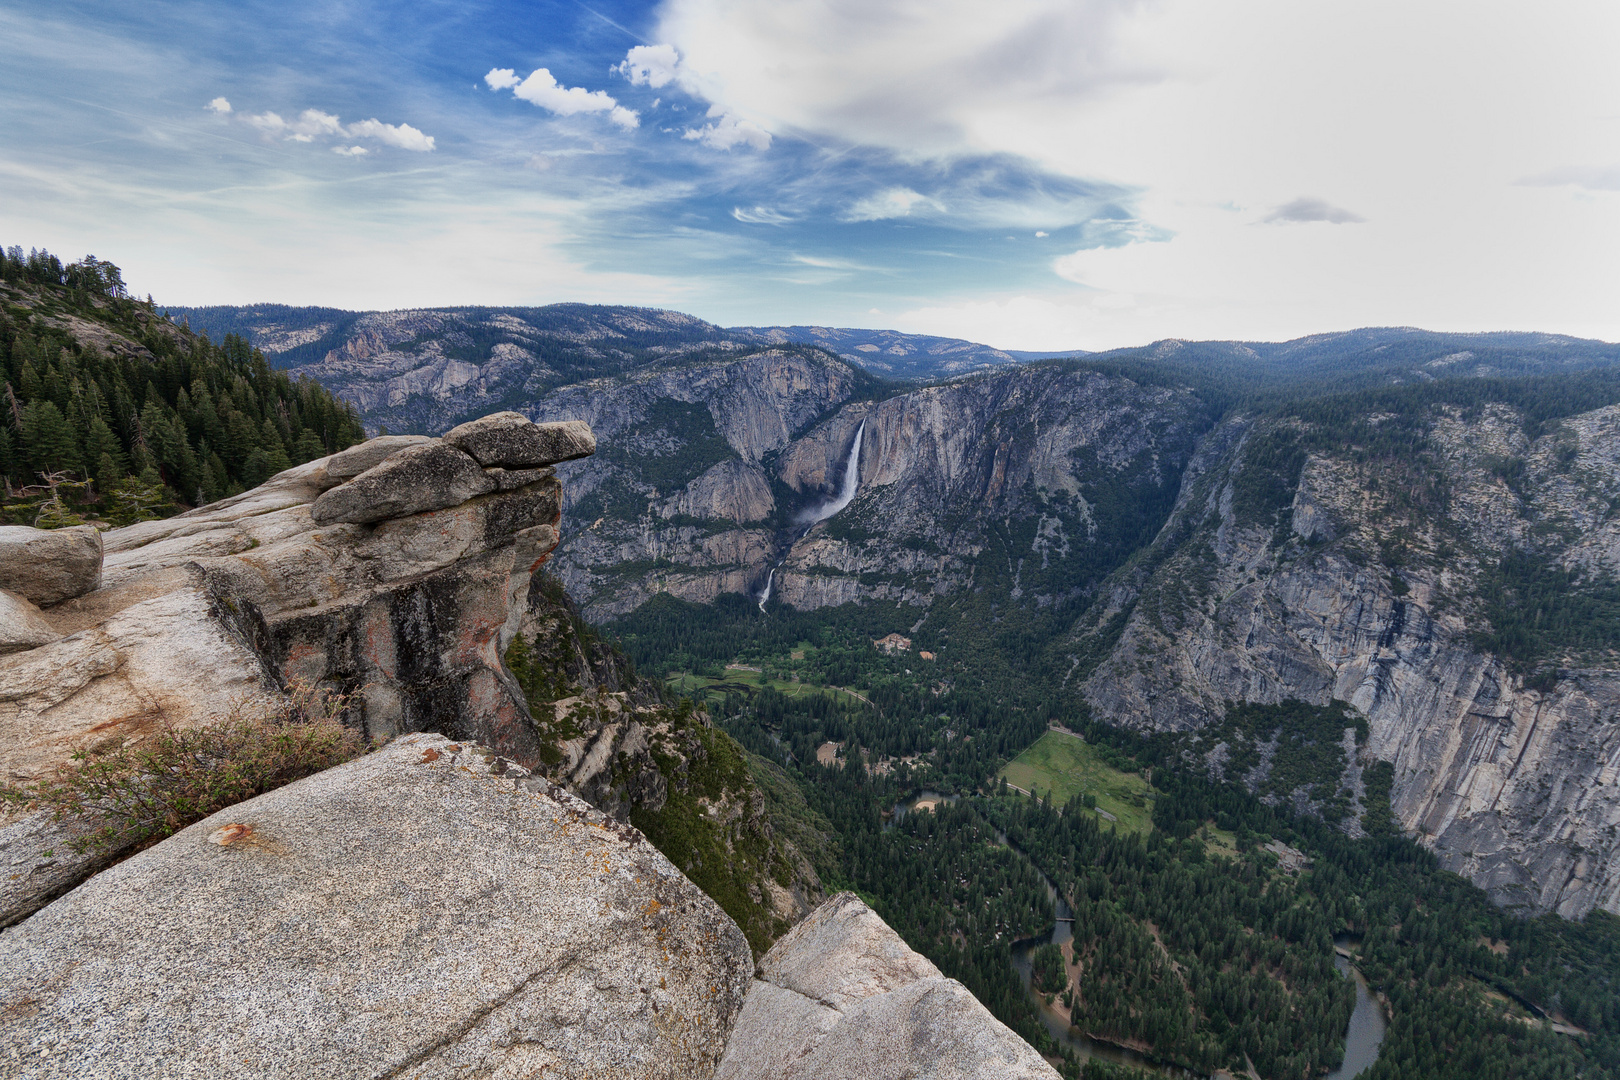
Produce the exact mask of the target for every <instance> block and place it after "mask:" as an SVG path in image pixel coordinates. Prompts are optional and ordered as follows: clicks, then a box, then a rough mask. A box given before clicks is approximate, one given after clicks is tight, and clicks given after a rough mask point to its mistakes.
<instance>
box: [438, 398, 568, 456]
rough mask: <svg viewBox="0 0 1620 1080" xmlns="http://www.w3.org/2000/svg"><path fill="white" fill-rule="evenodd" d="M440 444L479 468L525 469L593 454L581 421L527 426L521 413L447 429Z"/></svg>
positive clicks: (501, 414)
mask: <svg viewBox="0 0 1620 1080" xmlns="http://www.w3.org/2000/svg"><path fill="white" fill-rule="evenodd" d="M444 441H445V442H447V443H449V444H450V445H451V446H454V447H457V448H458V449H461V450H464V451H466V452H467V453H469V454H471V455H472V456H473V458H474V459H476V460H477V462H478V463H479V464H480V465H487V466H497V467H500V468H504V469H529V468H535V467H537V466H542V465H555V464H557V463H558V462H561V461H572V460H574V459H575V458H582V457H589V456H591V455H592V454H594V453H596V436H595V435H593V434H591V427H590V425H589V424H587V423H585V422H584V421H583V420H563V421H559V422H557V423H550V424H534V423H530V422H529V420H528V418H527V417H525V416H524V415H523V414H522V413H515V412H501V413H491V414H490V415H489V416H485V417H482V418H480V419H478V420H473V421H471V422H469V423H465V424H462V425H461V426H460V427H454V428H451V429H450V430H449V431H447V432H445V433H444Z"/></svg>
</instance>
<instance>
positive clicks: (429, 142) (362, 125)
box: [334, 118, 433, 153]
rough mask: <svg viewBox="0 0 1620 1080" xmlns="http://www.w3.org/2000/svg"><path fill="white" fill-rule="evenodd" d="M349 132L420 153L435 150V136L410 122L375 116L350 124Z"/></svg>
mask: <svg viewBox="0 0 1620 1080" xmlns="http://www.w3.org/2000/svg"><path fill="white" fill-rule="evenodd" d="M334 119H335V118H334ZM348 134H349V136H350V137H351V138H356V139H376V140H377V141H378V142H381V143H384V144H386V145H388V146H397V147H399V148H400V149H401V150H414V151H416V152H418V153H430V152H431V151H432V150H433V136H431V135H424V134H422V133H421V132H420V131H418V130H417V129H416V128H413V127H411V125H409V124H385V123H383V122H382V121H381V120H378V119H376V118H373V119H370V120H361V121H359V122H358V123H354V124H350V125H349V127H348Z"/></svg>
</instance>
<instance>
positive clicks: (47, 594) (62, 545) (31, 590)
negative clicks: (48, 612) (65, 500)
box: [0, 525, 101, 607]
mask: <svg viewBox="0 0 1620 1080" xmlns="http://www.w3.org/2000/svg"><path fill="white" fill-rule="evenodd" d="M99 584H101V534H100V533H99V532H97V531H96V530H95V529H93V528H91V527H90V526H88V525H78V526H75V527H73V528H68V529H34V528H30V527H29V526H27V525H0V589H6V590H9V591H10V592H14V593H16V594H17V595H18V596H21V597H24V598H26V599H27V600H28V601H29V602H31V603H34V604H38V605H39V606H40V607H49V606H50V605H51V604H59V603H61V602H62V601H63V600H68V599H71V598H72V597H75V596H83V595H84V594H85V593H87V592H89V591H90V590H92V589H94V588H95V587H96V586H98V585H99Z"/></svg>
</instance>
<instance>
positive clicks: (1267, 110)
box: [655, 0, 1620, 347]
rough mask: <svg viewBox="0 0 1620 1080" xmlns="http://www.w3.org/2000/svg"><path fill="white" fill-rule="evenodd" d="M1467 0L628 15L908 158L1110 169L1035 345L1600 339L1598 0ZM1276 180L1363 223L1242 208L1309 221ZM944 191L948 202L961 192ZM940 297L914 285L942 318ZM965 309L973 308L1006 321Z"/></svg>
mask: <svg viewBox="0 0 1620 1080" xmlns="http://www.w3.org/2000/svg"><path fill="white" fill-rule="evenodd" d="M1487 8H1488V14H1486V10H1487V9H1481V12H1480V17H1479V18H1472V19H1459V18H1458V17H1457V10H1458V9H1457V8H1455V7H1454V6H1453V5H1445V4H1438V5H1435V4H1431V5H1412V4H1410V3H1409V2H1404V0H1366V2H1365V3H1363V4H1361V5H1358V6H1357V7H1356V10H1355V15H1354V17H1353V18H1345V17H1342V13H1340V14H1339V15H1335V14H1333V13H1332V12H1331V11H1330V10H1329V8H1328V7H1324V6H1322V5H1315V4H1299V3H1297V0H1223V3H1220V4H1209V3H1204V2H1199V0H1118V2H1112V0H1008V2H1006V3H1002V4H990V3H988V2H987V0H934V2H932V3H929V4H920V3H915V2H904V0H863V2H861V3H858V4H855V3H848V4H845V3H827V2H826V0H773V2H772V3H770V4H761V3H757V2H750V0H664V3H663V4H662V6H661V7H660V9H659V10H660V15H661V19H660V22H659V24H658V25H657V27H656V29H655V32H656V35H657V36H656V38H655V40H658V41H661V42H667V43H669V44H670V45H671V46H673V47H674V48H675V50H676V51H677V53H678V55H679V57H680V66H679V72H678V73H677V76H676V81H677V82H678V83H679V84H680V85H681V86H682V88H683V89H686V88H690V90H689V92H693V93H698V94H699V96H702V97H703V98H704V100H706V101H707V102H709V103H711V104H713V105H716V106H718V107H719V108H720V109H721V110H723V111H725V112H729V113H730V114H732V115H736V116H743V117H747V118H748V119H749V120H751V121H752V122H753V123H755V124H756V125H758V126H760V127H761V128H762V129H764V130H767V131H771V132H775V133H777V134H779V135H784V134H786V133H787V132H794V133H802V134H805V135H808V136H809V137H811V138H812V139H815V140H816V141H818V142H822V143H823V144H830V145H832V146H834V147H837V146H839V145H848V144H850V143H854V144H858V145H863V146H873V147H881V148H885V149H888V150H890V151H892V152H894V153H895V154H896V155H897V156H899V157H900V158H902V159H903V160H911V161H916V160H919V159H921V160H926V161H934V162H940V161H943V162H947V163H949V162H959V161H963V160H967V159H969V158H970V157H972V156H973V155H981V154H1007V155H1016V156H1021V157H1023V158H1025V159H1027V160H1029V161H1032V162H1035V163H1036V164H1037V165H1038V166H1040V167H1041V168H1043V169H1045V170H1048V171H1050V172H1055V173H1058V174H1060V175H1064V176H1069V177H1076V178H1080V179H1087V180H1102V181H1107V182H1110V183H1112V184H1115V185H1119V186H1120V187H1121V188H1124V189H1127V191H1126V192H1125V194H1123V195H1122V196H1121V200H1120V201H1121V206H1122V209H1124V210H1125V211H1126V213H1127V215H1128V216H1129V217H1130V218H1131V219H1132V220H1133V221H1134V222H1135V224H1127V225H1125V226H1119V227H1114V226H1109V228H1108V230H1107V231H1108V236H1107V237H1105V238H1097V239H1099V240H1101V241H1102V242H1100V243H1094V242H1093V238H1091V237H1089V236H1086V237H1083V238H1082V243H1080V244H1076V245H1075V247H1084V248H1085V249H1084V250H1080V251H1074V252H1073V253H1072V254H1067V255H1064V256H1063V257H1062V258H1061V259H1059V260H1057V261H1056V262H1054V263H1053V264H1052V265H1053V267H1054V269H1057V270H1060V271H1062V273H1061V274H1060V278H1062V277H1067V278H1069V279H1070V280H1077V281H1081V282H1083V283H1084V289H1083V290H1079V289H1077V290H1074V292H1075V293H1077V294H1080V295H1081V297H1082V299H1080V300H1076V301H1075V303H1076V304H1078V305H1079V306H1078V307H1075V308H1074V309H1073V310H1070V308H1069V307H1066V306H1063V304H1062V303H1059V301H1058V300H1052V302H1053V303H1055V304H1058V305H1059V306H1058V308H1057V309H1054V310H1052V311H1047V310H1046V309H1045V308H1040V309H1039V311H1041V312H1045V314H1044V315H1042V316H1041V317H1042V318H1043V319H1045V320H1046V321H1047V325H1050V326H1051V327H1053V328H1054V334H1055V333H1056V331H1057V329H1058V328H1061V327H1068V328H1070V329H1071V330H1073V332H1074V333H1076V334H1081V333H1083V335H1084V336H1082V337H1079V338H1070V339H1068V340H1067V341H1058V340H1054V341H1052V342H1050V344H1051V345H1054V346H1055V345H1059V344H1062V345H1065V346H1066V347H1100V346H1104V345H1112V344H1127V343H1129V342H1132V341H1147V340H1153V339H1155V338H1158V337H1164V336H1171V335H1173V336H1180V337H1215V336H1220V337H1250V338H1252V337H1265V338H1274V337H1278V336H1290V335H1295V334H1301V333H1310V332H1314V331H1318V330H1323V329H1328V328H1335V327H1338V328H1343V327H1351V326H1357V325H1392V324H1393V325H1425V326H1432V327H1436V328H1444V329H1487V328H1489V329H1505V328H1508V327H1511V326H1520V327H1525V326H1534V327H1538V328H1544V329H1549V330H1553V329H1563V330H1566V332H1571V333H1580V332H1586V333H1595V334H1597V336H1601V337H1605V338H1609V339H1614V338H1616V337H1617V336H1620V316H1617V315H1616V314H1615V312H1616V311H1620V308H1617V307H1616V306H1615V305H1614V303H1613V299H1612V294H1613V287H1614V283H1615V282H1616V281H1620V261H1617V259H1620V256H1617V254H1616V253H1617V252H1620V215H1615V214H1614V212H1613V206H1612V205H1611V200H1610V199H1608V198H1604V197H1603V196H1604V195H1605V193H1607V192H1612V191H1617V190H1620V167H1617V166H1616V164H1615V158H1614V147H1615V145H1616V140H1617V138H1620V65H1617V64H1615V63H1614V62H1613V56H1612V51H1613V50H1612V42H1613V41H1615V40H1616V39H1617V37H1620V4H1613V3H1608V4H1604V3H1599V2H1597V0H1591V2H1586V3H1569V4H1553V5H1538V6H1534V7H1530V6H1524V5H1515V4H1510V3H1504V2H1501V0H1493V2H1490V3H1489V4H1488V5H1487ZM1020 43H1022V44H1023V45H1027V46H1028V47H1027V48H1024V47H1019V46H1020ZM1279 87H1282V88H1286V91H1285V92H1279ZM1571 163H1599V164H1587V165H1580V166H1578V167H1577V166H1574V165H1572V164H1571ZM902 182H905V181H902ZM911 183H912V186H913V187H914V188H917V189H919V190H923V191H929V192H934V191H935V189H934V188H933V187H929V186H924V185H923V184H922V183H918V182H915V181H913V182H911ZM1302 192H1318V193H1323V194H1328V193H1331V196H1332V202H1331V204H1327V206H1326V208H1325V209H1322V208H1318V210H1319V211H1320V214H1319V216H1318V217H1317V220H1319V221H1322V222H1324V223H1326V222H1330V221H1331V220H1332V218H1333V217H1334V216H1339V217H1341V219H1343V215H1335V214H1334V213H1333V211H1335V210H1339V211H1345V212H1346V213H1350V214H1353V215H1354V216H1356V217H1360V218H1365V219H1366V221H1365V222H1363V223H1359V224H1354V225H1351V224H1348V222H1347V220H1341V224H1342V227H1333V228H1329V227H1326V224H1322V225H1316V226H1314V227H1313V226H1309V225H1296V226H1293V227H1282V226H1281V225H1280V224H1278V225H1274V226H1268V227H1266V228H1256V227H1254V223H1256V222H1257V221H1259V219H1261V218H1263V217H1265V216H1267V215H1268V214H1271V213H1273V212H1274V211H1275V210H1281V211H1284V213H1282V214H1281V216H1280V217H1279V218H1278V221H1279V222H1280V221H1285V220H1295V221H1297V220H1298V219H1299V218H1301V217H1311V216H1312V215H1311V214H1310V213H1308V212H1306V211H1308V210H1309V209H1310V208H1309V207H1301V206H1297V205H1295V206H1290V204H1291V203H1294V202H1296V201H1297V200H1298V199H1299V197H1300V194H1301V193H1302ZM939 197H940V198H944V196H943V195H941V196H939ZM986 199H987V200H988V201H990V202H992V203H993V205H995V206H997V207H1000V208H1002V209H1003V210H1006V211H1016V210H1020V209H1022V208H1024V207H1025V206H1026V205H1027V203H1021V202H1018V201H1017V200H1015V199H1013V200H1010V199H1008V198H1007V197H1006V196H1005V195H1003V194H1001V193H999V192H996V191H994V190H990V191H988V192H987V193H986ZM948 203H949V209H950V213H951V215H952V218H953V220H964V219H971V220H980V218H981V217H982V216H983V215H981V214H977V213H976V212H975V208H974V207H973V206H972V205H971V204H970V203H969V202H968V201H967V200H965V199H964V198H963V197H962V196H961V195H959V194H958V193H956V192H955V191H952V192H951V193H950V197H949V199H948ZM1236 207H1245V208H1250V209H1249V210H1248V211H1247V212H1238V211H1236V210H1235V208H1236ZM921 209H922V208H921V207H916V206H914V207H913V209H912V215H913V216H915V215H917V214H918V213H919V212H921ZM1005 216H1007V217H1011V218H1012V220H1008V221H1007V227H1008V229H1009V230H1013V229H1016V230H1018V231H1023V230H1025V229H1027V230H1028V231H1030V232H1033V231H1034V230H1037V229H1040V230H1050V229H1053V226H1054V225H1055V224H1057V223H1058V219H1057V218H1055V217H1053V216H1050V215H1047V216H1031V217H1030V218H1027V219H1024V220H1018V219H1017V218H1016V217H1013V216H1012V215H1011V214H1007V215H1005ZM1103 224H1106V222H1100V223H1099V227H1101V226H1102V225H1103ZM1026 235H1027V233H1026ZM1058 235H1061V236H1064V237H1065V239H1066V238H1067V236H1068V234H1067V233H1060V234H1058ZM1043 250H1044V249H1043ZM1071 250H1072V249H1071ZM1063 287H1064V286H1062V285H1061V284H1059V283H1057V282H1054V288H1056V289H1062V288H1063ZM1056 295H1058V294H1056V293H1054V296H1056ZM1104 296H1111V297H1114V298H1115V299H1116V300H1118V299H1121V298H1128V299H1129V300H1130V303H1128V304H1125V303H1121V304H1120V305H1119V306H1116V307H1108V306H1106V305H1104V304H1103V302H1102V299H1101V298H1102V297H1104ZM946 303H947V302H945V301H941V302H940V304H937V305H936V304H930V305H928V308H927V310H930V311H933V310H938V311H939V312H941V314H940V316H939V317H940V318H941V319H942V320H945V319H946V315H945V314H943V312H944V311H945V306H946ZM885 306H886V307H889V308H892V307H893V306H894V305H885ZM918 310H919V311H921V310H924V309H923V308H921V307H919V309H918ZM951 310H953V311H954V310H956V309H955V307H954V306H953V307H951ZM997 310H998V311H1003V312H1004V311H1005V308H1001V309H997ZM1033 310H1035V309H1032V311H1033ZM991 314H993V313H992V312H988V311H982V310H981V311H979V312H978V314H977V315H976V316H975V318H979V319H982V320H983V324H984V325H986V326H991V325H995V326H1007V327H1009V328H1010V327H1013V326H1014V320H1013V319H1012V318H1011V317H1010V316H1009V317H1006V318H1003V316H1002V315H997V316H996V318H997V319H1002V321H1000V322H997V321H995V320H993V319H991V318H990V315H991ZM950 318H951V319H960V318H961V317H960V316H957V315H952V316H950ZM967 325H968V322H967V321H966V320H964V321H962V322H960V323H958V322H946V321H942V322H941V323H940V324H939V328H936V329H934V330H932V331H931V332H936V333H957V332H959V331H962V330H964V329H965V328H966V326H967ZM914 326H915V328H916V329H919V330H927V329H928V327H927V326H925V325H923V324H922V323H920V322H919V323H916V324H914ZM968 336H972V335H968ZM981 339H982V338H981ZM1007 341H1008V343H1010V341H1011V339H1007ZM993 343H996V342H993Z"/></svg>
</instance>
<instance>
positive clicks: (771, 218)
mask: <svg viewBox="0 0 1620 1080" xmlns="http://www.w3.org/2000/svg"><path fill="white" fill-rule="evenodd" d="M731 216H732V217H733V218H734V219H736V220H737V221H740V222H742V223H743V224H744V225H791V224H792V223H793V222H794V221H796V220H798V219H797V218H793V217H789V216H788V215H787V214H784V213H781V212H780V211H777V210H772V209H771V208H770V207H768V206H747V207H744V206H733V207H732V208H731Z"/></svg>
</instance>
